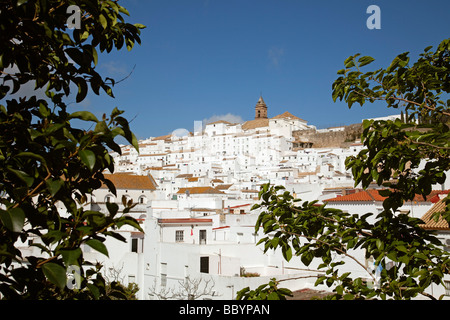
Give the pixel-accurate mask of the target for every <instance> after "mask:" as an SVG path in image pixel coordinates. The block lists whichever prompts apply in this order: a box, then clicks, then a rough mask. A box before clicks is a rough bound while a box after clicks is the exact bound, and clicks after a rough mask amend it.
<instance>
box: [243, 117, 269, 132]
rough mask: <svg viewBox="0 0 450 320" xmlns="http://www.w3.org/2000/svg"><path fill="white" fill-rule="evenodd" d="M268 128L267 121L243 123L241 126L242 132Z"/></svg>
mask: <svg viewBox="0 0 450 320" xmlns="http://www.w3.org/2000/svg"><path fill="white" fill-rule="evenodd" d="M268 126H269V119H255V120H250V121H246V122H244V124H243V125H242V129H243V130H250V129H255V128H261V127H268Z"/></svg>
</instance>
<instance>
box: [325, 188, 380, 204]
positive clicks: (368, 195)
mask: <svg viewBox="0 0 450 320" xmlns="http://www.w3.org/2000/svg"><path fill="white" fill-rule="evenodd" d="M384 199H385V197H382V196H380V194H379V193H378V190H374V189H371V190H364V191H361V192H356V193H352V194H347V195H345V196H338V197H336V198H332V199H327V200H324V202H344V201H345V202H348V201H349V202H353V201H358V202H360V201H384Z"/></svg>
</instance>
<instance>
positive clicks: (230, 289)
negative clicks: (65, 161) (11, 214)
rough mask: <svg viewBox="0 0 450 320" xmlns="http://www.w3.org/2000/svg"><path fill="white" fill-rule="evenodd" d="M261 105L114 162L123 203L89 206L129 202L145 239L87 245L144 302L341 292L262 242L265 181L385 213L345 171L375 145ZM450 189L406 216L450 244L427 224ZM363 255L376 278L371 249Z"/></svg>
mask: <svg viewBox="0 0 450 320" xmlns="http://www.w3.org/2000/svg"><path fill="white" fill-rule="evenodd" d="M250 107H252V106H250ZM254 108H255V118H254V119H253V120H250V121H246V122H244V123H230V122H227V121H224V120H220V121H216V122H213V123H208V124H206V125H202V124H201V123H200V124H198V123H197V124H196V125H195V126H194V127H195V128H194V130H193V132H188V133H187V134H185V135H177V134H170V135H166V136H160V137H152V138H148V139H145V140H141V141H139V153H138V152H137V151H136V150H135V149H134V148H133V147H132V146H128V145H124V146H122V154H121V155H118V154H113V156H114V157H115V164H116V167H115V172H114V173H113V174H109V175H108V176H107V178H108V179H110V180H111V181H112V182H113V183H114V184H115V186H116V188H117V195H116V196H114V195H113V194H112V193H111V192H110V191H109V190H108V188H107V187H102V188H101V189H99V190H97V191H95V192H94V194H93V195H92V199H91V201H90V203H89V205H88V206H91V208H92V209H93V210H99V209H100V210H103V211H105V212H106V203H107V202H116V203H118V204H119V205H120V206H121V208H123V206H122V197H123V196H125V198H126V199H128V200H130V199H131V200H133V203H137V205H136V206H135V207H134V208H133V209H132V211H131V213H129V214H130V215H132V216H133V217H134V218H136V219H138V221H139V223H140V224H141V226H142V229H143V230H144V231H145V232H144V233H142V232H137V231H136V230H135V229H132V228H131V227H130V228H129V229H126V228H123V229H121V230H120V232H121V234H122V235H123V236H124V237H125V238H126V239H127V242H126V243H123V242H120V241H118V240H115V239H108V240H107V241H106V246H107V248H108V251H109V256H108V257H107V256H105V255H103V254H101V253H99V252H97V251H94V250H93V249H91V248H90V247H88V246H85V247H83V250H84V255H85V258H86V260H88V261H101V262H103V263H104V265H105V268H106V271H109V272H110V274H114V275H115V276H116V277H117V280H120V281H122V282H123V283H124V284H128V283H136V284H137V285H138V286H139V289H140V290H139V292H138V298H139V299H143V300H144V299H220V300H230V299H235V297H236V293H237V292H238V291H239V290H241V289H242V288H244V287H250V288H252V289H254V288H256V287H257V286H259V285H261V284H265V283H268V282H269V281H270V279H272V278H276V279H277V280H282V282H281V283H280V286H281V287H286V288H289V289H291V290H292V291H294V292H305V291H311V290H318V291H331V288H328V287H326V286H319V287H314V282H315V281H316V279H317V277H318V276H321V275H323V274H324V272H325V270H323V269H322V270H318V269H317V267H318V265H317V264H314V263H312V264H310V265H309V266H305V265H304V264H303V263H302V262H301V260H300V259H299V258H298V257H297V258H296V257H293V258H292V259H291V261H290V262H286V260H284V258H283V256H282V254H281V250H276V251H273V250H269V251H267V252H266V253H264V248H263V247H262V246H257V245H256V244H257V242H258V241H259V239H261V238H262V237H263V236H264V235H263V234H262V231H259V232H258V233H255V223H256V219H257V217H258V215H259V213H260V211H259V210H253V211H252V210H251V208H252V206H253V205H254V204H255V203H258V202H259V201H258V192H259V190H260V187H261V185H263V184H266V183H268V182H270V183H271V184H273V185H282V186H284V187H285V188H286V190H287V191H289V192H291V193H292V194H293V195H294V197H295V198H299V199H302V200H304V201H312V200H319V203H325V202H326V203H327V204H328V206H329V207H332V208H339V209H342V210H346V211H348V212H349V213H351V214H361V215H363V214H366V213H368V212H371V213H374V214H375V215H376V213H378V212H381V211H382V202H383V197H381V196H380V195H379V194H378V192H377V191H376V190H375V189H376V188H379V187H377V186H376V185H374V186H373V188H369V189H367V190H362V189H361V188H358V186H356V187H355V186H354V181H353V178H352V175H351V172H350V171H348V170H346V168H345V159H346V158H347V157H348V156H350V155H355V154H357V153H358V152H359V151H360V150H362V148H363V147H364V146H363V145H362V144H361V143H360V141H359V136H360V135H359V132H358V127H360V126H359V124H357V125H355V126H353V127H351V126H350V127H335V128H329V129H322V130H317V129H316V127H315V126H313V125H310V124H308V123H307V121H305V120H303V119H301V118H299V117H297V116H295V115H293V114H291V113H289V112H287V111H286V112H284V113H282V114H280V115H276V116H273V117H269V116H268V115H269V108H268V106H267V105H266V104H265V102H264V100H263V98H262V97H260V98H259V100H258V101H257V103H256V106H255V107H254ZM391 118H396V116H392V117H391ZM449 189H450V185H449V181H448V179H447V182H446V185H436V186H435V188H434V190H433V191H432V194H431V195H430V196H429V197H428V198H427V199H423V197H421V196H417V198H416V199H415V200H414V201H411V202H409V203H405V204H404V206H403V207H402V208H400V211H402V212H408V213H409V214H410V215H411V216H413V217H417V218H422V219H423V220H424V221H428V220H429V221H428V222H427V223H426V224H425V225H424V228H428V229H431V230H436V232H438V236H439V238H440V239H442V241H443V242H444V243H445V244H446V245H448V246H449V248H450V236H449V234H450V233H449V232H450V229H449V228H448V226H447V225H442V224H440V223H439V222H434V221H433V220H430V219H428V220H427V219H426V217H428V216H429V215H430V214H432V213H433V212H435V211H436V210H443V203H442V201H440V200H441V199H442V198H443V197H444V196H445V195H446V194H447V193H448V190H449ZM31 241H32V239H31ZM23 250H37V248H36V247H27V246H24V249H23ZM354 255H355V256H356V257H357V258H358V259H359V261H360V262H361V263H362V264H364V265H365V266H366V267H369V268H372V269H371V270H373V272H376V270H375V269H376V268H374V267H373V261H371V260H370V259H365V255H364V252H363V251H362V250H361V252H354ZM346 262H347V263H346V264H345V265H344V268H345V270H342V272H347V271H350V272H352V273H354V274H355V275H356V276H361V277H363V278H366V279H367V281H368V282H367V283H368V285H376V284H374V283H371V282H370V280H371V277H370V275H369V274H367V271H366V270H365V269H363V268H361V266H359V265H358V264H357V263H355V262H354V261H353V260H350V259H349V260H348V261H346ZM446 280H450V278H449V279H446ZM446 283H447V284H448V286H449V289H448V290H445V288H443V287H437V286H436V285H433V286H431V287H430V288H429V290H430V292H429V293H430V294H432V295H434V296H437V297H438V296H439V295H441V294H448V295H450V281H449V282H446ZM449 298H450V297H449Z"/></svg>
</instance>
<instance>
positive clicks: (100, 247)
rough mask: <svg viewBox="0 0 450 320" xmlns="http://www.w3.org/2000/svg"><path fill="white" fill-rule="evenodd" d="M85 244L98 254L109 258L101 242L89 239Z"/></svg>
mask: <svg viewBox="0 0 450 320" xmlns="http://www.w3.org/2000/svg"><path fill="white" fill-rule="evenodd" d="M86 244H87V245H88V246H89V247H91V248H92V249H94V250H97V251H98V252H100V253H103V254H104V255H105V256H107V257H109V255H108V249H107V248H106V246H105V245H104V244H103V242H101V241H100V240H97V239H90V240H88V241H86Z"/></svg>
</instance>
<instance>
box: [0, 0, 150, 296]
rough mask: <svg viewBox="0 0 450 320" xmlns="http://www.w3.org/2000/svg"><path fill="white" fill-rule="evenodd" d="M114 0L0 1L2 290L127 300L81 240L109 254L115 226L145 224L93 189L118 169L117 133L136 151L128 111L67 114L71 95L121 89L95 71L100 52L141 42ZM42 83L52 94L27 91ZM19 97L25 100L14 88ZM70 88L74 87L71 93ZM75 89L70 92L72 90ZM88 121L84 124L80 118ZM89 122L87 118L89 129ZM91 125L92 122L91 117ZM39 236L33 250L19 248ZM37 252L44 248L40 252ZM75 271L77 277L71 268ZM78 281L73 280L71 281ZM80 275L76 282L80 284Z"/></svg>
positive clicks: (81, 97) (128, 206)
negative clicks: (99, 204) (96, 198)
mask: <svg viewBox="0 0 450 320" xmlns="http://www.w3.org/2000/svg"><path fill="white" fill-rule="evenodd" d="M71 5H72V6H73V5H75V6H77V7H78V8H79V9H80V15H81V23H80V28H79V29H74V30H69V29H68V28H67V25H66V21H67V19H68V14H67V12H66V11H67V8H68V7H69V6H71ZM124 15H129V13H128V11H127V10H126V9H125V8H124V7H122V6H120V5H119V4H118V3H117V2H116V1H72V0H68V1H53V0H42V1H20V0H19V1H15V0H11V1H2V3H1V5H0V27H1V32H0V43H1V44H2V46H1V49H0V99H3V100H2V101H5V99H6V104H1V105H0V175H1V179H0V180H1V183H0V192H1V195H2V196H1V198H0V203H1V205H0V294H1V296H2V297H3V298H5V299H128V298H129V294H128V293H129V292H128V291H127V290H126V288H125V287H124V286H122V285H121V284H120V283H119V282H117V281H112V282H109V281H106V280H105V273H104V271H103V270H102V268H103V266H102V265H101V264H99V263H95V262H93V261H86V260H85V259H84V255H83V250H82V249H81V248H82V247H83V246H89V247H91V248H92V249H94V250H97V251H99V252H100V253H102V254H104V255H108V249H107V247H106V246H105V244H104V241H105V240H106V237H112V238H116V239H118V240H120V241H124V238H123V236H122V235H120V234H119V233H118V232H117V230H118V229H120V228H123V227H125V226H127V225H128V226H129V227H131V228H133V229H137V230H141V231H142V229H141V227H140V225H139V223H138V221H136V219H134V218H132V217H131V216H129V215H127V214H126V213H127V212H128V211H129V210H130V209H131V208H132V207H133V204H132V203H126V204H125V208H124V210H123V212H121V213H120V214H118V205H117V204H113V203H111V204H108V205H107V208H108V212H109V214H105V213H103V212H100V211H96V210H91V209H90V205H89V199H90V196H91V193H92V192H93V191H94V190H96V189H99V188H100V187H101V186H102V185H106V186H107V187H108V188H109V190H110V191H111V192H112V193H113V194H115V193H116V189H115V186H114V185H113V184H112V182H111V181H109V180H108V179H106V178H105V176H104V175H103V172H104V170H109V171H110V172H114V160H113V158H112V157H111V156H110V154H109V151H110V150H114V151H116V152H118V153H120V152H121V149H120V147H119V145H118V143H117V141H116V140H117V138H118V137H123V138H125V139H126V140H127V141H128V142H129V143H131V144H132V145H133V146H134V147H135V148H136V149H137V148H138V145H137V140H136V137H135V136H134V134H133V133H132V132H131V131H130V128H129V124H128V121H127V120H126V119H125V118H124V117H123V116H122V113H123V111H120V110H119V109H117V108H115V109H114V110H113V111H112V113H111V115H109V116H106V115H104V116H103V118H102V119H97V117H96V116H95V115H94V114H92V113H91V112H89V111H83V110H81V111H74V112H69V108H68V106H67V103H66V102H65V101H66V100H67V99H68V98H69V95H71V94H72V93H75V94H76V98H75V99H76V102H77V103H80V102H82V101H83V100H84V99H85V98H86V96H87V94H88V92H89V91H92V92H94V93H95V94H96V95H99V94H100V93H101V92H104V93H106V94H107V95H108V96H111V97H114V95H113V91H112V87H113V86H114V84H115V82H114V80H113V79H110V78H103V77H102V76H101V75H100V74H99V73H98V72H97V71H96V66H97V65H98V59H99V55H100V54H101V53H103V52H105V53H109V52H111V51H112V50H113V49H117V50H120V49H122V48H123V47H126V48H127V49H128V50H131V49H132V47H133V45H134V44H135V43H136V42H137V43H140V36H139V35H140V29H142V28H144V26H143V25H140V24H130V23H127V22H125V20H124ZM30 83H31V84H33V83H34V84H35V90H42V91H45V97H43V98H38V97H37V96H36V95H32V96H24V95H23V94H22V95H20V92H21V91H20V90H21V88H22V87H23V86H25V85H27V84H28V85H29V84H30ZM18 94H19V95H20V97H19V98H17V99H15V98H9V97H14V95H18ZM72 96H73V95H72ZM72 96H71V97H72ZM75 120H77V121H78V123H80V121H81V123H86V124H89V125H90V126H91V129H88V130H87V129H83V128H77V127H74V126H73V122H74V121H75ZM82 126H83V125H81V127H82ZM86 126H87V125H86ZM30 237H31V238H33V239H35V240H33V243H31V244H30V246H31V248H36V249H37V250H34V251H32V253H37V254H31V255H27V256H25V255H23V254H22V251H21V250H20V249H19V248H20V246H21V245H22V244H23V243H27V241H28V239H29V238H30ZM39 252H40V254H38V253H39ZM70 269H72V270H74V271H76V273H77V274H76V275H75V276H76V277H77V279H76V280H74V279H71V278H69V277H68V275H67V270H70ZM68 281H74V283H72V287H71V288H69V287H70V286H69V287H68V286H67V285H66V284H67V283H68ZM75 282H76V283H75Z"/></svg>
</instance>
